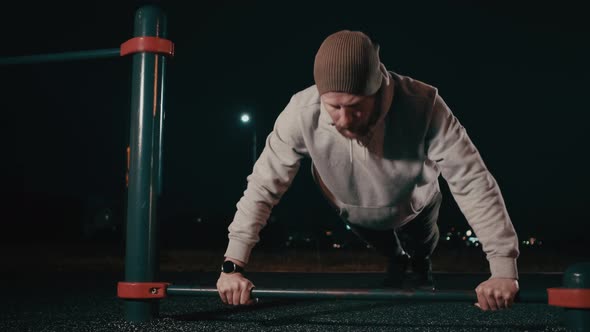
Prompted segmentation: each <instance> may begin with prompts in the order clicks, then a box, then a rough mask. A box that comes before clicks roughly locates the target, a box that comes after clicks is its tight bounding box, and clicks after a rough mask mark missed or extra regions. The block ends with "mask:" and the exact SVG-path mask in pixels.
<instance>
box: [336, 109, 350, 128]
mask: <svg viewBox="0 0 590 332" xmlns="http://www.w3.org/2000/svg"><path fill="white" fill-rule="evenodd" d="M353 121H354V116H353V114H352V112H351V111H347V110H344V109H343V110H340V114H339V116H338V122H337V123H336V125H337V126H338V127H340V128H349V127H350V125H351V124H352V123H353Z"/></svg>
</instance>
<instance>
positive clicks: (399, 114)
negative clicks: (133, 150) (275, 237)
mask: <svg viewBox="0 0 590 332" xmlns="http://www.w3.org/2000/svg"><path fill="white" fill-rule="evenodd" d="M382 70H383V73H384V80H383V84H382V86H381V88H380V90H379V92H378V94H379V101H380V102H379V106H378V107H379V108H378V109H379V110H380V115H379V118H378V120H377V121H376V122H375V124H374V125H373V127H372V128H371V131H370V135H369V137H370V138H367V139H364V140H358V141H357V140H350V139H348V138H345V137H344V136H342V135H341V134H340V133H339V132H338V131H337V130H336V128H335V127H334V126H333V124H332V120H331V118H330V116H329V115H328V114H327V111H326V110H325V109H324V107H323V105H322V103H321V100H320V96H319V93H318V90H317V88H316V86H315V85H314V86H311V87H309V88H307V89H305V90H303V91H300V92H298V93H297V94H295V95H294V96H293V97H292V98H291V101H290V102H289V104H288V105H287V107H286V108H285V109H284V110H283V112H281V114H280V115H279V117H278V118H277V120H276V122H275V125H274V129H273V131H272V132H271V133H270V134H269V135H268V137H267V139H266V146H265V148H264V150H263V151H262V153H261V155H260V157H259V159H258V161H257V162H256V164H255V166H254V170H253V172H252V174H251V175H249V176H248V178H247V180H248V186H247V188H246V190H245V191H244V195H243V197H242V198H241V199H240V200H239V202H238V203H237V212H236V214H235V217H234V220H233V222H232V223H231V224H230V226H229V227H228V230H229V244H228V247H227V251H226V253H225V256H226V257H231V258H234V259H238V260H240V261H243V262H245V263H247V262H248V260H249V256H250V252H251V250H252V248H253V247H254V245H255V244H256V243H257V242H258V241H259V239H260V238H259V232H260V230H261V229H262V228H263V227H264V226H265V225H266V222H267V219H268V217H269V216H270V213H271V209H272V208H273V206H275V205H276V204H278V203H279V201H280V199H281V197H282V195H283V194H284V193H285V192H286V191H287V189H288V188H289V186H290V185H291V182H292V181H293V179H294V177H295V175H296V174H297V171H298V170H299V166H300V161H301V159H302V158H304V157H310V158H311V159H312V165H313V166H312V174H313V175H314V178H315V180H316V183H318V185H319V186H320V188H321V190H322V192H323V193H324V194H325V195H326V197H327V198H328V199H329V200H330V201H331V202H332V203H333V204H334V206H335V207H336V208H337V210H338V211H339V213H340V217H341V218H342V219H343V220H345V221H346V222H349V223H351V224H355V225H360V226H364V227H368V228H372V229H391V228H398V227H400V226H402V225H403V224H405V223H407V222H409V221H411V220H412V219H413V218H414V217H416V215H417V214H418V213H420V211H421V210H422V208H423V207H424V206H425V205H427V204H428V203H429V202H430V200H431V199H432V198H433V197H434V195H435V194H436V193H438V192H439V191H440V188H439V183H438V177H439V175H441V174H442V176H443V178H444V179H445V180H446V181H447V183H448V185H449V188H450V190H451V192H452V194H453V197H454V199H455V201H456V202H457V204H458V206H459V208H460V209H461V211H462V212H463V214H464V215H465V218H466V219H467V221H468V223H469V225H470V226H471V227H472V228H473V231H474V233H475V234H476V236H477V237H478V239H479V241H480V242H481V244H482V248H483V250H484V252H485V253H486V257H487V259H488V261H489V264H490V271H491V274H492V276H491V277H492V278H499V277H505V278H518V272H517V267H516V259H517V258H518V256H519V250H518V238H517V235H516V232H515V230H514V227H513V225H512V222H511V220H510V217H509V215H508V212H507V210H506V206H505V204H504V200H503V198H502V194H501V192H500V188H499V187H498V184H497V183H496V181H495V179H494V177H493V176H492V175H491V174H490V172H489V171H488V169H487V168H486V166H485V164H484V162H483V160H482V158H481V156H480V154H479V152H478V151H477V149H476V147H475V146H474V144H473V143H472V142H471V140H470V139H469V136H468V135H467V132H466V130H465V128H464V127H463V126H462V125H461V124H460V123H459V121H458V120H457V118H456V117H455V116H454V115H453V114H452V112H451V110H450V109H449V108H448V106H447V105H446V104H445V102H444V101H443V99H442V98H441V97H440V96H439V95H438V91H437V89H436V88H434V87H432V86H430V85H427V84H425V83H423V82H420V81H418V80H414V79H412V78H410V77H407V76H402V75H398V74H396V73H393V72H387V71H386V70H385V68H384V67H383V66H382Z"/></svg>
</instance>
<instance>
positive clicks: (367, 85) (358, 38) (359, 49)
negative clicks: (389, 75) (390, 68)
mask: <svg viewBox="0 0 590 332" xmlns="http://www.w3.org/2000/svg"><path fill="white" fill-rule="evenodd" d="M380 66H381V61H380V60H379V46H377V45H375V44H373V42H371V39H370V38H369V37H368V36H367V35H365V34H364V33H362V32H360V31H349V30H342V31H338V32H336V33H334V34H332V35H330V36H328V37H327V38H326V39H325V40H324V42H323V43H322V45H320V48H319V50H318V52H317V54H316V56H315V62H314V66H313V77H314V80H315V83H316V85H317V88H318V91H319V92H320V95H322V94H324V93H326V92H345V93H350V94H354V95H362V96H368V95H372V94H374V93H375V92H377V90H379V87H381V81H382V78H383V77H382V74H381V69H380Z"/></svg>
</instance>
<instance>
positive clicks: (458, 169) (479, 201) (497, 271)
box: [427, 94, 519, 279]
mask: <svg viewBox="0 0 590 332" xmlns="http://www.w3.org/2000/svg"><path fill="white" fill-rule="evenodd" d="M427 154H428V158H429V159H431V160H433V161H435V162H436V163H437V165H438V166H439V168H440V170H441V174H442V176H443V178H444V179H445V180H446V181H447V183H448V185H449V188H450V190H451V193H452V194H453V197H454V199H455V201H456V202H457V205H458V206H459V208H460V209H461V211H462V212H463V214H464V215H465V218H466V219H467V222H468V223H469V225H470V226H471V227H472V228H473V231H474V232H475V234H476V235H477V237H478V239H479V241H480V242H481V244H482V247H483V251H484V252H485V254H486V258H487V260H488V262H489V264H490V272H491V277H492V278H502V277H503V278H515V279H517V278H518V270H517V266H516V260H517V258H518V256H519V249H518V238H517V235H516V232H515V230H514V226H513V225H512V222H511V220H510V217H509V215H508V212H507V210H506V206H505V203H504V199H503V197H502V193H501V192H500V188H499V186H498V184H497V182H496V180H495V179H494V177H493V176H492V174H491V173H490V172H489V171H488V169H487V168H486V166H485V164H484V162H483V160H482V158H481V156H480V154H479V152H478V150H477V148H476V147H475V145H474V144H473V142H472V141H471V139H470V138H469V136H468V135H467V132H466V130H465V128H464V127H463V126H462V125H461V124H460V123H459V121H458V120H457V118H456V117H455V116H454V115H453V114H452V112H451V110H450V109H449V107H448V106H447V105H446V104H445V102H444V101H443V99H442V98H441V97H440V96H438V94H437V95H436V98H435V101H434V106H433V110H432V118H431V122H430V127H429V131H428V135H427Z"/></svg>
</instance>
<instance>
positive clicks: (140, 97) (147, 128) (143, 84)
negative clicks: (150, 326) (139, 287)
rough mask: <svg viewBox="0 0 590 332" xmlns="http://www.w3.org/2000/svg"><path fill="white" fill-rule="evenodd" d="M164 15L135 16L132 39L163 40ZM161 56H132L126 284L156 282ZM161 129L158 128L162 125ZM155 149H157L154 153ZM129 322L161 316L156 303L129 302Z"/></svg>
mask: <svg viewBox="0 0 590 332" xmlns="http://www.w3.org/2000/svg"><path fill="white" fill-rule="evenodd" d="M163 17H164V15H163V13H162V12H161V11H160V9H159V8H158V7H156V6H152V5H148V6H143V7H140V8H139V9H138V10H137V11H136V13H135V24H134V36H135V37H140V36H157V37H160V36H161V33H162V30H163V26H162V25H163V23H165V22H164V21H163ZM162 59H163V56H162V55H157V54H153V53H146V52H140V53H136V54H134V55H133V69H132V87H131V128H130V142H129V145H130V168H129V187H128V199H127V202H128V204H127V229H126V248H125V250H126V254H125V281H127V282H147V281H154V277H155V273H156V265H157V257H156V242H157V241H156V235H157V234H156V233H155V232H156V226H157V223H156V215H155V208H154V201H155V200H156V198H157V192H158V191H157V190H158V188H156V187H155V186H156V185H157V182H154V178H156V179H157V178H158V176H157V173H156V174H154V172H155V171H156V170H155V167H154V164H157V162H158V160H157V159H156V158H159V156H158V152H157V151H154V150H155V148H156V147H157V146H159V145H158V142H156V141H155V136H157V134H158V132H156V133H154V132H155V129H154V127H155V126H157V125H158V123H157V120H155V119H157V114H161V111H158V109H159V108H160V106H161V104H160V103H161V101H162V98H161V96H160V95H159V94H160V93H162V91H163V87H160V88H158V84H159V82H161V80H162V79H163V77H161V76H162V72H161V70H162V66H161V61H162ZM158 127H159V126H158ZM156 150H157V149H156ZM124 310H125V319H126V320H128V321H148V320H150V319H152V317H153V316H154V315H155V314H157V310H158V302H157V301H149V300H125V302H124Z"/></svg>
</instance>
